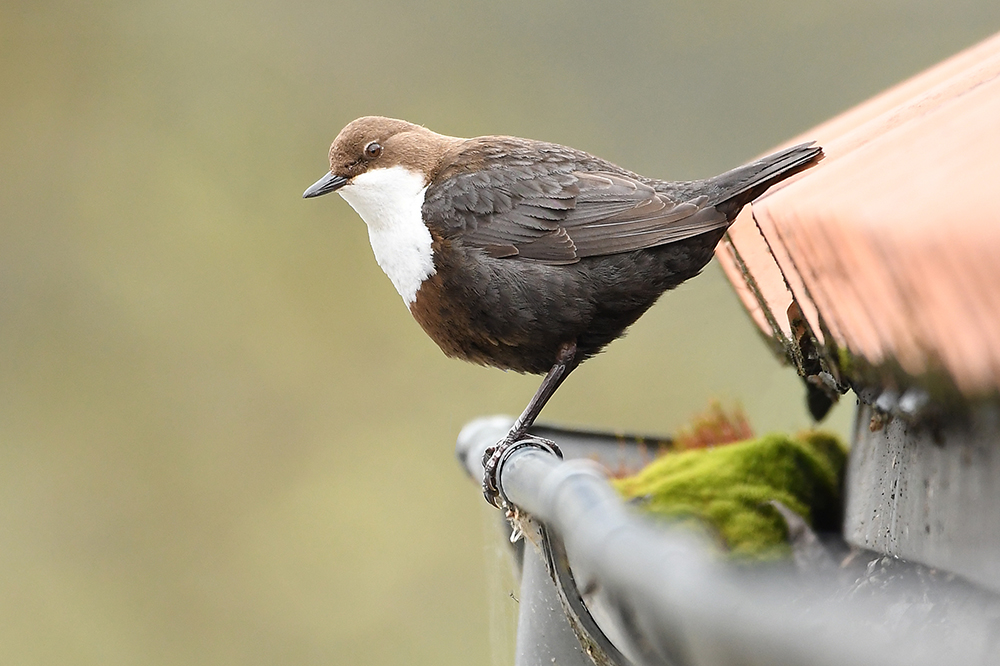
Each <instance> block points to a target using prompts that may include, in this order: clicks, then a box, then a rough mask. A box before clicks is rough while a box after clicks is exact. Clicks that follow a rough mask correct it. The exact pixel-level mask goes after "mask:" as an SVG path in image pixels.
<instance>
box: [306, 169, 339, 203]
mask: <svg viewBox="0 0 1000 666" xmlns="http://www.w3.org/2000/svg"><path fill="white" fill-rule="evenodd" d="M344 185H347V179H346V178H344V177H343V176H335V175H333V172H332V171H331V172H330V173H328V174H326V175H325V176H323V177H322V178H320V179H319V180H317V181H316V182H315V183H313V184H312V185H310V186H309V189H308V190H306V191H305V192H303V193H302V198H303V199H312V198H313V197H319V196H323V195H324V194H329V193H330V192H333V191H334V190H339V189H340V188H342V187H343V186H344Z"/></svg>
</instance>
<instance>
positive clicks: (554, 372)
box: [483, 341, 576, 508]
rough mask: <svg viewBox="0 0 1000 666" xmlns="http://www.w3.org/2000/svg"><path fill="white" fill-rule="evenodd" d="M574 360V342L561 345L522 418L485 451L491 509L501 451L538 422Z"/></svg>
mask: <svg viewBox="0 0 1000 666" xmlns="http://www.w3.org/2000/svg"><path fill="white" fill-rule="evenodd" d="M575 359H576V341H573V342H565V343H563V344H562V345H560V347H559V352H558V353H557V354H556V361H555V363H554V364H553V365H552V367H551V368H549V371H548V373H547V374H546V375H545V378H544V379H543V380H542V384H541V386H539V387H538V390H537V391H535V395H533V396H532V397H531V401H530V402H529V403H528V406H527V407H525V408H524V411H523V412H521V415H520V416H518V417H517V419H516V420H515V421H514V425H512V426H511V428H510V432H508V433H507V436H506V437H504V438H503V439H502V440H501V441H499V442H497V444H496V445H494V446H491V447H489V448H488V449H486V452H485V454H484V455H483V468H484V470H483V472H484V473H483V495H485V496H486V501H487V502H489V503H490V504H492V505H493V506H495V507H498V508H499V506H500V503H499V494H500V491H499V486H498V485H497V478H496V472H497V465H498V464H499V462H500V458H501V457H502V456H503V453H504V451H506V450H507V449H508V448H509V447H510V446H511V445H513V444H514V443H515V442H517V441H518V440H520V439H522V438H523V437H524V435H525V434H526V433H527V432H528V428H530V427H531V426H532V424H534V422H535V419H536V418H538V414H539V413H540V412H541V411H542V408H543V407H545V403H547V402H548V401H549V398H551V397H552V394H554V393H555V392H556V389H557V388H559V385H560V384H562V383H563V381H564V380H565V379H566V377H568V376H569V373H570V372H572V371H573V369H574V368H575V367H576V363H575Z"/></svg>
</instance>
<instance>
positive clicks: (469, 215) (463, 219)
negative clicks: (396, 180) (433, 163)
mask: <svg viewBox="0 0 1000 666" xmlns="http://www.w3.org/2000/svg"><path fill="white" fill-rule="evenodd" d="M574 166H577V165H575V164H568V165H566V167H567V168H565V169H560V168H559V166H557V165H553V164H552V163H551V162H549V163H545V164H526V163H523V162H522V163H520V164H516V165H514V166H509V165H508V166H507V167H506V168H503V169H499V168H495V169H494V168H487V169H483V170H478V171H472V172H466V173H460V174H457V175H454V176H452V177H450V178H448V179H447V180H446V181H445V182H443V183H439V184H437V185H435V186H434V187H432V188H430V189H429V190H428V192H427V195H426V198H425V201H424V215H425V216H426V217H428V218H432V219H433V220H434V221H435V222H436V225H435V226H436V227H437V228H439V229H444V230H445V233H446V234H447V235H454V236H458V235H460V236H461V239H462V243H463V244H465V245H471V246H474V247H481V248H483V249H484V250H485V251H486V252H487V253H489V254H491V255H492V256H495V257H515V256H516V257H521V258H523V259H531V260H535V261H540V262H543V263H548V264H571V263H575V262H577V261H579V260H580V259H581V258H582V257H590V256H598V255H606V254H617V253H620V252H631V251H633V250H641V249H644V248H648V247H654V246H657V245H663V244H666V243H671V242H674V241H679V240H683V239H685V238H691V237H692V236H697V235H699V234H703V233H705V232H707V231H711V230H712V229H718V228H720V227H724V226H726V225H727V224H728V220H727V219H726V216H725V215H724V214H723V213H721V212H719V211H717V210H716V209H715V208H714V207H712V206H709V205H707V204H708V197H707V196H696V197H694V198H692V199H690V200H687V201H675V200H673V199H672V198H670V197H669V196H668V195H666V194H663V193H661V192H657V191H656V190H654V189H653V188H652V187H651V186H649V185H647V184H645V183H643V182H641V181H640V180H638V179H636V178H633V177H631V176H629V175H625V174H621V173H612V172H610V171H581V170H576V169H573V167H574Z"/></svg>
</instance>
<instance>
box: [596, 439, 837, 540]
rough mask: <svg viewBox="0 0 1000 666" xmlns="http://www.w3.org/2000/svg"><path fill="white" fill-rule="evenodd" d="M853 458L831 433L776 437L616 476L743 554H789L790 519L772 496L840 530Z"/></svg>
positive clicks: (647, 503)
mask: <svg viewBox="0 0 1000 666" xmlns="http://www.w3.org/2000/svg"><path fill="white" fill-rule="evenodd" d="M846 460H847V453H846V449H845V448H844V446H843V444H841V443H840V441H839V440H838V439H837V438H836V437H835V436H834V435H831V434H828V433H822V432H808V433H804V434H801V435H798V436H796V437H795V438H792V437H789V436H787V435H782V434H771V435H766V436H764V437H759V438H757V439H751V440H747V441H744V442H738V443H735V444H727V445H726V446H720V447H716V448H709V449H700V450H693V451H682V452H678V453H667V454H666V455H664V456H662V457H661V458H658V459H657V460H655V461H653V462H652V463H650V464H649V465H647V466H646V467H645V469H643V470H642V471H640V472H639V473H638V474H636V475H635V476H631V477H626V478H623V479H617V480H615V481H613V483H614V485H615V487H616V488H617V489H618V490H619V492H621V493H622V494H623V495H624V496H625V497H626V498H628V499H632V500H638V501H639V502H638V503H639V504H640V505H641V506H642V507H643V508H644V509H646V510H648V511H649V512H650V513H654V514H656V515H658V516H664V517H668V518H671V519H674V520H681V521H689V520H696V521H697V522H698V523H700V524H702V525H705V526H707V527H708V528H709V529H710V530H711V531H712V532H714V533H715V534H716V535H717V536H718V537H719V540H720V541H721V542H722V544H723V545H724V546H725V548H726V549H727V550H728V551H729V552H730V553H731V554H732V555H733V556H734V557H737V558H750V559H775V558H779V557H784V556H786V555H788V553H789V552H790V551H789V546H788V534H787V527H786V525H785V521H784V519H782V517H781V515H780V514H779V513H778V511H777V510H776V509H775V508H774V507H773V506H772V505H771V504H770V502H771V501H772V500H776V501H778V502H781V503H782V504H784V505H785V506H786V507H788V508H789V509H791V510H792V511H795V512H796V513H798V514H799V515H801V516H802V517H803V518H805V520H806V521H807V522H808V523H809V524H810V525H812V527H813V528H814V529H821V530H822V529H837V528H839V524H840V515H841V486H842V483H841V480H842V477H843V474H844V467H845V463H846Z"/></svg>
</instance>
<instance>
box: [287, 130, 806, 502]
mask: <svg viewBox="0 0 1000 666" xmlns="http://www.w3.org/2000/svg"><path fill="white" fill-rule="evenodd" d="M822 155H823V151H822V149H821V148H819V147H818V146H814V145H812V144H802V145H798V146H795V147H792V148H788V149H786V150H782V151H780V152H778V153H775V154H773V155H770V156H768V157H765V158H763V159H760V160H757V161H756V162H752V163H750V164H747V165H746V166H742V167H739V168H736V169H733V170H732V171H727V172H726V173H724V174H722V175H720V176H716V177H714V178H708V179H705V180H694V181H686V182H665V181H660V180H655V179H652V178H646V177H644V176H640V175H638V174H635V173H632V172H631V171H626V170H625V169H622V168H621V167H619V166H616V165H614V164H612V163H610V162H607V161H605V160H602V159H600V158H597V157H594V156H593V155H589V154H587V153H585V152H583V151H580V150H574V149H573V148H567V147H566V146H560V145H558V144H553V143H545V142H542V141H533V140H530V139H519V138H515V137H509V136H482V137H477V138H474V139H460V138H456V137H451V136H444V135H441V134H437V133H435V132H432V131H430V130H428V129H426V128H424V127H421V126H420V125H414V124H413V123H408V122H405V121H403V120H394V119H392V118H384V117H380V116H367V117H364V118H358V119H357V120H355V121H353V122H351V123H350V124H349V125H347V127H345V128H344V129H343V130H341V132H340V134H339V135H338V136H337V138H336V140H335V141H334V142H333V145H332V146H331V147H330V172H329V173H328V174H327V175H325V176H323V177H322V178H321V179H320V180H319V181H317V182H316V183H315V184H314V185H313V186H312V187H310V188H309V189H307V190H306V191H305V193H304V194H303V195H302V196H303V197H305V198H309V197H317V196H320V195H322V194H327V193H329V192H334V191H338V192H340V195H341V196H342V197H343V198H344V199H346V200H347V203H349V204H350V205H351V206H352V207H353V208H354V210H356V211H357V212H358V214H359V215H361V217H362V219H364V221H365V224H367V225H368V237H369V239H370V240H371V244H372V249H373V250H374V251H375V259H376V260H377V261H378V263H379V266H381V267H382V270H384V271H385V273H386V275H388V276H389V279H390V280H392V283H393V285H394V286H395V287H396V291H398V292H399V295H400V296H402V297H403V301H404V302H405V303H406V307H407V308H409V310H410V313H411V314H412V315H413V317H414V318H415V319H416V320H417V322H418V323H419V324H420V326H421V327H422V328H423V329H424V331H426V332H427V334H428V335H429V336H430V337H431V339H433V340H434V342H436V343H437V344H438V346H440V347H441V349H442V350H443V351H444V353H445V354H447V355H448V356H454V357H458V358H462V359H465V360H467V361H472V362H474V363H479V364H482V365H492V366H496V367H498V368H503V369H510V370H516V371H517V372H529V373H536V374H545V379H544V380H542V384H541V386H540V387H539V388H538V391H537V392H536V393H535V395H534V397H532V399H531V402H529V403H528V406H527V407H526V408H525V410H524V412H523V413H522V414H521V416H520V417H518V419H517V420H516V421H515V422H514V425H513V427H512V428H511V430H510V432H509V434H508V435H507V437H506V438H505V439H504V441H503V442H500V443H499V444H498V445H497V446H496V447H495V448H494V449H493V451H491V455H489V456H488V457H489V460H488V461H486V476H485V478H484V481H483V484H484V490H485V492H486V495H487V499H489V500H490V501H491V502H492V503H494V504H496V502H497V488H496V479H495V478H494V473H495V467H496V464H497V462H498V460H499V457H500V453H501V452H502V451H503V449H505V448H506V447H508V446H510V445H511V444H513V443H514V442H516V441H517V440H519V439H521V438H522V437H523V436H524V435H525V433H526V431H527V430H528V428H529V427H530V426H531V424H532V423H533V422H534V420H535V418H536V417H537V416H538V413H539V412H540V411H541V409H542V407H543V406H544V405H545V403H546V401H547V400H548V399H549V398H550V397H551V396H552V394H553V393H554V392H555V390H556V389H557V388H558V387H559V385H560V384H561V383H562V381H563V380H564V379H565V378H566V376H567V375H569V373H570V372H571V371H572V370H573V369H574V368H575V367H576V366H577V365H579V364H580V363H582V362H583V361H585V360H586V359H588V358H590V357H591V356H593V355H595V354H597V353H598V352H600V351H601V350H602V349H603V348H604V347H605V346H606V345H607V344H608V343H610V342H611V341H612V340H614V339H615V338H617V337H619V336H620V335H622V334H623V333H624V332H625V329H626V328H628V326H630V325H631V324H632V323H633V322H635V320H636V319H638V318H639V317H640V316H641V315H642V314H643V313H644V312H645V311H646V310H647V309H649V307H650V306H651V305H652V304H653V303H654V302H655V301H656V299H657V298H659V296H660V294H662V293H663V292H664V291H666V290H668V289H672V288H673V287H676V286H677V285H679V284H680V283H681V282H683V281H685V280H687V279H688V278H690V277H693V276H695V275H697V274H698V273H699V272H700V271H701V269H702V268H704V266H705V264H707V263H708V261H709V260H710V259H711V258H712V254H713V252H714V250H715V246H716V244H717V243H718V242H719V240H720V239H721V238H722V236H723V234H725V232H726V229H727V228H728V227H729V225H730V224H731V223H732V221H733V220H734V219H735V218H736V215H737V213H739V212H740V209H742V208H743V206H744V205H746V204H747V203H749V202H750V201H752V200H753V199H756V198H757V197H759V196H760V195H761V194H763V193H764V191H765V190H767V189H768V188H769V187H771V186H772V185H774V184H775V183H777V182H779V181H781V180H784V179H785V178H788V177H789V176H791V175H793V174H795V173H797V172H799V171H801V170H803V169H805V168H807V167H809V166H810V165H812V164H814V163H815V162H816V161H818V160H819V159H821V158H822Z"/></svg>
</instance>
